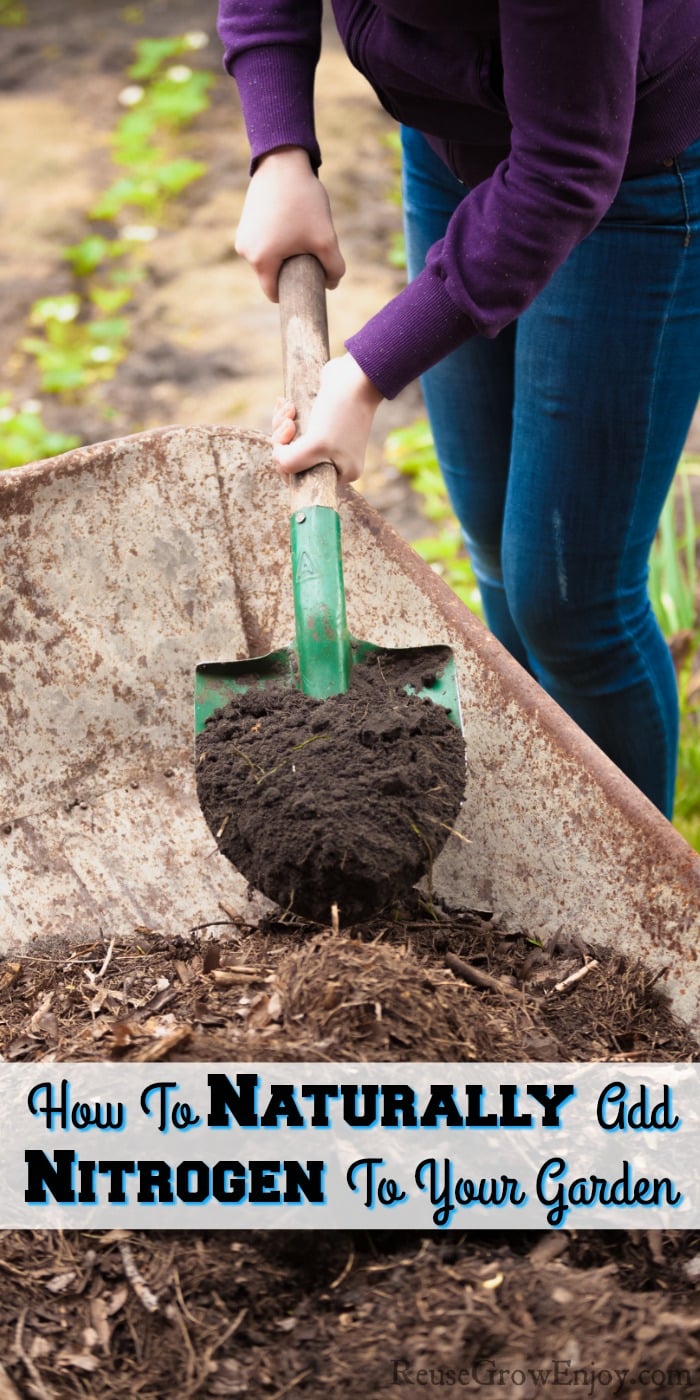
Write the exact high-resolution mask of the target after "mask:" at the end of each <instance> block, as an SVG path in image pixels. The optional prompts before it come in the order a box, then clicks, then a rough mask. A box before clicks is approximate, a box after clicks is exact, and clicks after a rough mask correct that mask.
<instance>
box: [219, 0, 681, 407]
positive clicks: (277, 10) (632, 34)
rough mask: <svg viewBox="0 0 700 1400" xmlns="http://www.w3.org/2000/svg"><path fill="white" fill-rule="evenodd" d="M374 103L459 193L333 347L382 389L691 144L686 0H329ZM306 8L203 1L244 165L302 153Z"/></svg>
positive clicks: (458, 335)
mask: <svg viewBox="0 0 700 1400" xmlns="http://www.w3.org/2000/svg"><path fill="white" fill-rule="evenodd" d="M333 8H334V12H335V18H336V23H337V25H338V29H339V32H340V35H341V38H342V39H343V42H344V44H345V47H346V50H347V52H348V54H349V56H350V58H351V60H352V62H353V63H354V64H355V65H356V67H357V68H359V69H360V71H361V72H362V73H364V74H365V76H366V77H367V78H368V80H369V82H370V83H371V84H372V86H373V88H374V89H375V91H376V93H377V95H378V97H379V99H380V101H381V102H382V103H383V105H384V106H385V107H386V109H387V110H388V111H389V112H390V113H391V114H392V116H394V117H396V118H397V120H399V121H401V122H404V123H405V124H406V125H407V126H413V127H417V128H418V129H419V130H420V131H422V132H424V133H425V135H426V136H427V137H428V139H429V140H430V142H431V144H432V145H433V147H434V148H435V149H436V150H437V151H438V152H439V154H440V155H441V156H442V157H443V159H444V160H445V161H446V162H447V164H448V165H449V166H450V167H451V168H452V170H453V171H454V173H455V174H456V175H457V176H458V177H459V178H460V179H461V180H463V181H464V182H465V185H467V186H469V190H468V192H467V190H465V198H464V199H463V200H462V202H461V204H460V205H459V206H458V208H457V210H456V211H455V213H454V215H453V216H452V218H451V220H450V222H449V225H448V228H447V232H446V234H445V237H444V238H442V239H441V240H440V241H439V242H438V243H436V244H434V246H433V247H432V248H431V249H430V251H429V253H428V257H427V259H426V265H425V268H424V270H423V271H422V272H421V273H420V274H419V276H418V277H417V278H416V280H415V281H414V282H412V283H411V285H410V286H409V287H407V288H406V289H405V290H404V291H402V292H401V293H400V294H399V295H398V296H397V297H394V299H393V300H392V301H390V302H389V303H388V305H387V306H385V307H384V308H383V309H382V310H381V311H380V312H379V313H378V314H377V315H376V316H374V317H373V319H372V320H371V321H369V322H368V324H367V325H366V326H364V328H363V329H362V330H360V331H359V333H358V334H357V335H355V336H353V337H352V338H351V339H350V340H349V341H348V342H347V346H348V349H349V350H350V353H351V354H352V355H353V357H354V358H355V359H356V360H357V362H358V363H359V364H360V365H361V367H362V369H363V370H364V372H365V374H367V375H368V377H369V378H370V379H371V380H372V381H373V383H374V384H375V385H376V386H377V388H378V389H379V390H380V391H381V393H382V394H383V395H384V396H385V397H386V398H393V397H394V396H395V395H396V394H397V393H398V392H399V391H400V390H401V389H402V388H404V387H405V385H406V384H408V383H410V381H411V380H412V379H415V378H416V377H417V376H418V375H419V374H422V373H423V371H424V370H426V369H429V368H430V366H431V365H433V364H435V363H436V362H437V361H438V360H440V359H442V357H443V356H444V355H447V354H448V353H449V352H450V351H451V350H454V349H455V348H456V347H457V346H458V345H461V344H463V343H464V341H466V340H468V339H469V338H470V336H472V335H476V334H481V335H485V336H495V335H497V334H498V332H499V331H500V330H502V328H503V327H504V326H506V325H507V324H508V323H509V322H510V321H512V320H514V318H515V317H517V316H518V315H519V314H520V313H521V312H522V311H524V310H525V308H526V307H527V306H528V305H529V304H530V302H531V301H532V300H533V298H534V297H535V296H536V295H537V293H538V292H539V291H540V290H541V289H542V287H544V286H545V284H546V283H547V282H548V280H549V278H550V277H551V276H552V274H553V273H554V272H555V271H556V269H557V267H559V266H560V265H561V263H562V262H563V261H564V259H565V258H566V257H567V256H568V254H569V253H570V252H571V250H572V249H573V248H574V247H576V245H577V244H578V243H580V242H581V240H582V239H583V238H585V237H586V235H587V234H588V233H590V231H591V230H592V229H593V228H595V226H596V224H597V223H598V222H599V221H600V219H601V218H602V217H603V215H604V214H605V212H606V210H607V209H608V208H609V206H610V204H611V203H612V201H613V199H614V197H615V194H616V192H617V190H618V187H619V185H620V181H621V180H622V179H623V177H627V176H634V175H638V174H642V173H644V172H645V171H649V170H652V169H654V168H655V167H657V166H658V165H660V164H661V162H662V161H664V160H667V159H668V158H669V157H671V156H674V155H677V154H678V153H679V152H680V151H682V150H683V149H684V148H685V147H686V146H687V145H689V144H690V143H691V142H692V141H695V140H696V139H697V138H698V137H700V0H375V2H374V3H373V0H333ZM320 30H321V0H219V33H220V35H221V39H222V42H223V44H224V48H225V62H226V66H227V68H228V70H229V72H231V73H232V74H233V76H234V77H235V79H236V81H237V84H238V88H239V92H240V96H241V103H242V107H243V113H244V117H245V121H246V126H247V130H248V136H249V140H250V145H251V151H252V156H253V161H255V160H256V159H257V158H259V157H260V156H261V155H263V154H264V153H265V152H266V151H269V150H272V149H273V148H274V147H276V146H283V145H295V146H303V147H305V148H306V150H307V151H308V152H309V154H310V156H311V159H312V162H313V163H314V165H315V166H318V164H320V159H321V157H320V152H319V148H318V144H317V141H316V135H315V129H314V117H313V82H314V70H315V67H316V63H317V60H318V55H319V51H320Z"/></svg>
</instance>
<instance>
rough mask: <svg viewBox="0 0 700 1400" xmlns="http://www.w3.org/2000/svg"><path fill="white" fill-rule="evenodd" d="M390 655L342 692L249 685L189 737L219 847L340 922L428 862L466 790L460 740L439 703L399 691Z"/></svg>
mask: <svg viewBox="0 0 700 1400" xmlns="http://www.w3.org/2000/svg"><path fill="white" fill-rule="evenodd" d="M416 680H420V677H415V676H414V675H413V674H411V673H410V672H407V671H406V664H405V662H404V660H403V658H402V657H401V656H400V655H398V656H397V655H395V656H392V655H391V653H388V654H387V655H384V654H383V653H377V655H376V656H373V657H371V658H369V659H368V660H367V661H366V662H363V663H362V664H361V665H358V666H356V667H355V668H354V669H353V672H352V679H351V686H350V689H349V691H347V692H346V694H344V695H336V696H332V697H331V698H330V699H328V700H322V701H319V700H315V699H312V698H311V697H309V696H306V695H303V694H302V693H301V692H300V691H296V690H288V689H286V688H284V687H279V689H277V688H275V689H267V690H264V691H263V690H249V691H247V692H246V693H245V694H242V695H240V696H236V697H234V699H233V700H231V701H230V702H229V704H228V705H226V706H225V707H224V708H223V709H222V710H219V711H217V713H216V714H214V715H212V717H211V718H210V719H209V720H208V721H207V724H206V727H205V729H204V731H203V733H202V734H200V735H199V737H198V740H197V791H198V796H199V801H200V805H201V808H202V811H203V813H204V816H205V817H206V820H207V822H208V824H209V827H210V828H211V831H212V832H213V834H214V837H215V839H216V841H217V843H218V846H219V850H220V851H221V852H222V853H223V854H224V855H225V856H226V857H227V858H228V859H229V860H230V861H231V862H232V863H233V864H234V865H235V866H236V868H237V869H238V870H240V871H241V873H242V874H243V875H245V877H246V878H247V879H248V880H249V881H250V883H251V885H254V886H255V887H256V888H257V889H259V890H262V892H263V893H264V894H266V895H267V896H268V898H269V899H272V900H274V901H275V902H276V903H277V904H279V905H281V906H282V908H283V909H290V910H292V911H293V912H294V913H298V914H302V915H304V916H305V917H307V918H310V919H315V920H318V921H319V922H323V921H324V920H328V919H329V918H330V912H331V908H332V906H333V905H334V904H337V905H338V908H339V911H340V915H341V918H342V919H343V922H347V921H348V920H354V919H362V918H366V917H368V916H369V915H371V914H374V913H376V912H378V911H379V910H381V909H383V908H384V907H385V906H386V905H388V904H389V903H391V902H392V901H394V900H396V899H401V898H402V897H404V896H405V895H406V894H407V893H408V891H409V890H410V889H411V887H412V886H413V885H415V884H416V882H417V881H418V880H420V879H421V877H422V876H423V875H425V874H426V873H428V872H429V870H430V867H431V865H432V863H433V861H434V860H435V857H436V856H437V855H438V853H439V851H440V850H441V848H442V847H443V845H444V844H445V841H446V840H447V838H448V835H449V833H450V831H451V830H452V829H453V827H454V822H455V819H456V817H457V814H458V812H459V808H460V806H461V803H462V800H463V798H464V786H465V753H464V741H463V739H462V735H461V733H460V731H459V730H458V729H457V727H456V726H455V725H454V724H453V723H452V721H451V720H450V719H449V718H448V716H447V713H446V711H445V710H444V709H443V708H442V707H441V706H440V705H436V704H433V703H432V701H430V700H426V699H421V698H419V697H418V696H417V695H413V694H406V692H405V691H404V689H403V687H404V685H405V684H406V683H407V682H413V683H414V684H415V682H416Z"/></svg>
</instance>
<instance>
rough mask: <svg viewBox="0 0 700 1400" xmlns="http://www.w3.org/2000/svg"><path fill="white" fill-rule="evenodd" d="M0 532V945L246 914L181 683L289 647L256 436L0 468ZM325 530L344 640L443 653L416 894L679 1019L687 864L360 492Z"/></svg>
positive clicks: (683, 1009)
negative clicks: (628, 989) (426, 842)
mask: <svg viewBox="0 0 700 1400" xmlns="http://www.w3.org/2000/svg"><path fill="white" fill-rule="evenodd" d="M0 514H1V515H2V530H1V536H0V570H1V572H0V647H1V648H2V652H1V658H2V659H1V662H0V703H1V704H2V707H3V711H4V720H5V731H4V732H5V740H4V743H3V748H2V753H1V754H0V939H1V940H2V946H8V945H9V944H10V943H11V942H12V941H14V940H15V939H18V940H20V941H21V940H23V939H26V938H28V937H30V936H32V935H36V934H43V933H49V932H50V933H52V934H63V935H67V936H70V937H75V938H78V937H80V938H83V937H91V936H93V935H97V934H98V933H99V931H100V930H102V932H103V933H114V932H122V933H128V932H129V931H130V930H131V929H133V928H134V927H135V926H137V925H144V926H147V927H155V928H159V929H167V930H169V931H170V932H173V933H176V932H178V933H183V932H186V931H187V929H188V928H191V927H194V926H195V925H196V924H199V923H205V922H207V921H208V920H214V919H217V918H220V917H221V912H220V908H219V901H220V900H223V901H224V902H225V903H227V905H229V906H230V907H233V908H235V909H237V910H239V911H240V912H241V913H245V915H246V916H247V917H253V918H255V917H256V916H257V913H258V912H259V910H260V909H261V908H262V907H263V904H262V901H254V903H253V904H252V905H250V904H249V903H248V900H247V895H246V892H245V886H244V884H243V881H242V880H241V879H240V877H239V876H238V875H237V874H236V872H235V871H233V870H232V868H231V867H230V866H229V865H228V864H227V862H225V861H223V860H222V859H221V857H219V856H218V854H216V853H215V852H214V851H213V842H212V840H211V837H210V835H209V833H208V831H207V828H206V826H205V824H204V821H203V819H202V817H201V814H200V813H199V809H198V806H197V802H196V797H195V794H194V788H193V783H192V772H191V769H192V760H191V734H192V683H193V673H194V667H195V664H196V662H197V661H200V660H224V659H231V658H234V657H236V656H240V657H243V656H246V655H256V654H262V653H264V652H267V651H271V650H273V649H274V648H275V647H278V646H281V645H284V644H287V643H289V641H290V639H291V637H292V635H293V617H292V590H291V579H290V570H289V560H288V545H287V539H288V535H287V516H288V502H287V494H286V491H285V490H284V488H283V487H281V485H280V482H279V478H278V477H277V475H276V474H275V473H274V472H273V471H272V470H271V468H270V464H269V454H268V450H267V446H266V443H265V440H264V439H263V438H262V437H260V436H258V435H256V434H245V433H240V432H234V431H231V430H225V429H207V428H201V429H200V428H197V429H192V428H188V429H184V428H183V429H178V428H176V429H166V430H163V431H161V432H156V433H145V434H140V435H138V436H136V437H134V438H129V439H125V440H123V441H121V442H118V443H106V444H101V445H98V446H96V447H91V448H86V449H81V450H80V451H78V452H74V453H70V454H68V455H67V456H66V457H64V458H61V459H58V460H57V461H54V462H51V463H47V464H38V465H36V466H33V467H29V468H22V469H21V470H20V471H17V472H7V473H4V474H3V475H1V476H0ZM341 515H342V519H343V530H344V538H343V552H344V560H345V573H346V589H347V602H348V622H349V625H350V628H351V630H352V631H353V632H354V633H355V634H356V635H362V636H366V637H369V638H371V639H372V641H374V642H377V643H380V644H383V645H387V646H416V645H422V644H423V643H425V642H436V643H437V642H445V643H447V644H448V645H449V646H451V647H452V648H453V649H454V652H455V658H456V661H457V669H458V676H459V686H460V695H461V701H462V709H463V716H464V729H465V735H466V739H467V747H468V754H469V783H468V788H467V799H466V802H465V804H464V807H463V810H462V813H461V816H460V822H459V832H460V834H461V835H462V836H463V837H466V838H467V840H468V841H469V842H470V844H469V845H467V844H465V842H464V840H459V839H457V838H452V839H451V840H450V841H449V842H448V845H447V848H446V850H445V852H444V853H443V855H442V856H441V858H440V860H439V861H438V863H437V866H436V870H435V884H436V887H437V889H438V892H440V893H442V894H444V895H445V896H446V897H448V898H449V900H450V901H451V902H452V903H459V904H463V905H465V906H467V907H470V908H478V909H482V910H492V911H493V912H494V914H495V915H496V916H497V917H498V918H499V919H501V920H503V921H504V923H505V924H506V926H508V927H512V928H518V927H519V928H523V929H527V930H528V931H529V932H531V933H533V934H544V935H551V934H552V933H553V932H556V931H558V930H561V931H562V933H564V934H569V935H570V934H576V933H580V934H583V935H584V936H585V937H586V938H587V939H589V940H591V941H592V942H594V943H596V942H597V943H612V944H614V945H615V946H616V947H618V948H619V949H620V950H621V951H622V952H626V953H630V954H632V955H634V956H641V957H642V958H644V960H645V961H646V962H647V963H648V965H649V966H650V967H651V968H652V969H654V970H658V971H659V972H662V970H663V969H665V972H663V981H664V982H665V985H666V987H667V989H668V991H669V993H670V994H671V996H672V998H673V1000H674V1003H675V1006H676V1009H677V1011H678V1013H679V1014H680V1015H682V1016H683V1017H684V1019H686V1020H688V1021H690V1022H695V1023H697V1021H698V1001H699V999H700V998H699V990H700V986H699V984H700V979H699V976H698V963H697V951H696V950H697V946H698V934H699V933H700V858H698V857H697V856H696V855H695V854H694V853H693V852H692V851H691V850H690V849H689V847H687V846H686V844H685V842H683V841H682V840H681V838H680V837H679V836H678V835H677V834H676V833H675V832H674V831H673V830H672V828H671V827H670V826H669V825H668V823H667V822H665V821H664V819H663V818H662V817H660V816H659V815H658V813H657V812H656V811H655V810H654V808H653V807H652V806H651V805H650V804H649V803H648V802H647V801H646V800H645V799H644V798H643V797H642V796H641V795H640V794H639V793H638V792H637V791H636V789H635V788H633V787H632V785H631V784H630V783H628V782H627V781H626V779H625V778H623V776H622V775H621V774H620V773H619V772H618V770H617V769H616V768H614V766H613V765H612V764H611V763H609V762H608V760H607V759H605V757H604V756H603V755H602V754H601V753H600V752H599V750H598V749H597V748H596V747H595V746H594V745H593V744H592V743H591V742H590V741H589V740H587V739H586V738H585V736H584V735H583V734H582V733H581V732H580V730H578V729H577V728H576V726H575V725H573V724H572V723H571V722H570V721H569V720H568V719H567V718H566V716H565V715H563V713H562V712H561V711H560V710H559V708H558V707H557V706H556V705H555V704H554V703H553V702H552V701H551V700H549V699H548V697H547V696H546V695H544V694H543V692H542V691H541V690H540V689H539V687H538V686H536V685H535V683H534V682H533V681H532V680H531V679H530V678H529V677H528V676H526V675H525V673H524V672H523V671H522V670H521V669H520V668H519V667H518V666H517V665H516V663H515V662H513V661H512V660H511V659H510V658H509V657H508V656H507V655H506V653H505V652H504V651H503V649H502V648H501V647H500V646H499V645H498V643H497V642H495V641H494V640H493V638H491V637H490V636H489V634H488V633H487V632H486V631H485V630H484V629H483V628H482V627H481V626H480V624H479V623H478V621H477V620H476V619H474V618H473V617H472V616H471V615H470V614H469V613H468V612H467V611H466V609H464V608H463V607H462V606H461V605H460V604H459V603H458V602H457V601H456V599H454V598H453V596H452V595H451V594H450V592H449V590H447V589H446V588H445V586H444V585H443V584H442V583H441V581H440V580H439V579H438V578H437V577H436V575H435V574H433V573H432V571H431V570H429V569H428V568H427V567H426V566H425V565H424V564H423V563H422V561H421V560H419V559H418V558H417V556H416V555H415V554H413V552H412V551H411V550H409V548H408V547H407V546H406V545H405V544H404V543H403V541H401V540H400V539H399V538H398V537H397V536H396V535H395V534H394V532H393V531H392V530H391V529H390V527H389V526H387V525H386V524H385V523H384V522H383V521H382V520H381V519H380V518H379V517H378V516H377V515H376V513H375V512H373V511H372V510H371V509H370V508H369V507H368V506H367V505H366V503H365V502H364V501H362V499H361V498H359V497H357V496H355V495H353V494H352V493H351V492H347V493H345V495H344V498H343V502H342V506H341ZM169 770H176V772H175V775H174V776H169V777H168V776H166V774H167V773H168V772H169ZM133 783H138V784H139V787H138V788H136V787H133V786H131V785H132V784H133ZM76 799H77V801H78V802H79V803H80V802H84V803H86V806H85V807H82V806H80V805H79V806H77V807H76V806H74V805H73V804H74V803H75V801H76ZM5 828H11V829H9V830H5Z"/></svg>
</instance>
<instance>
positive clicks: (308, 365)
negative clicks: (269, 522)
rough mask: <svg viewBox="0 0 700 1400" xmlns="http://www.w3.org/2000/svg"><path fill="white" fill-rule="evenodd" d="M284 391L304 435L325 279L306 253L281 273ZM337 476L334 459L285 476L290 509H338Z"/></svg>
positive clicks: (316, 370)
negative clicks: (296, 474)
mask: <svg viewBox="0 0 700 1400" xmlns="http://www.w3.org/2000/svg"><path fill="white" fill-rule="evenodd" d="M279 299H280V323H281V329H282V366H283V373H284V392H285V395H286V397H287V398H288V399H291V400H292V402H293V403H295V404H296V410H297V420H296V421H297V431H298V432H299V433H303V432H304V429H305V428H306V425H307V423H308V420H309V413H310V412H311V405H312V403H313V401H314V399H315V397H316V395H317V393H318V389H319V385H320V382H321V370H322V369H323V366H324V365H325V363H326V361H327V360H328V357H329V354H330V351H329V346H328V321H327V318H326V277H325V273H324V271H323V268H322V267H321V264H320V262H319V261H318V259H317V258H315V257H313V256H312V255H311V254H309V253H304V254H300V255H299V256H298V257H295V258H288V259H287V261H286V262H284V263H283V264H282V267H281V269H280V275H279ZM336 486H337V475H336V470H335V467H334V466H333V463H332V462H319V463H318V464H317V465H316V466H314V467H310V468H309V470H308V471H305V472H300V473H299V475H298V476H291V477H290V478H289V494H290V500H291V508H292V510H293V511H295V510H301V509H304V508H305V507H306V506H332V508H333V509H334V510H337V509H338V498H337V492H336Z"/></svg>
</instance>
